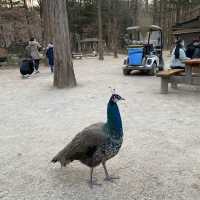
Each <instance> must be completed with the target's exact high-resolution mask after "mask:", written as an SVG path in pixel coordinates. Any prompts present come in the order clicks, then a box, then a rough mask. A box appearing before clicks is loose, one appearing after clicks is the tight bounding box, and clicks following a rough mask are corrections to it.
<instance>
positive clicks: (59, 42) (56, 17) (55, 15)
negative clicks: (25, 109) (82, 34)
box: [43, 0, 76, 88]
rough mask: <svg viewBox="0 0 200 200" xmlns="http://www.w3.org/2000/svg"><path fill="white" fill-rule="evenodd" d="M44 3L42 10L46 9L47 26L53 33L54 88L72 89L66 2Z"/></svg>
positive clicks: (52, 0) (74, 83) (72, 80)
mask: <svg viewBox="0 0 200 200" xmlns="http://www.w3.org/2000/svg"><path fill="white" fill-rule="evenodd" d="M46 3H47V4H46V5H45V7H43V9H45V10H46V9H47V10H46V11H47V17H48V18H49V23H48V24H51V26H50V29H51V33H53V42H54V48H55V51H54V56H55V70H54V86H55V87H57V88H65V87H74V86H76V78H75V74H74V69H73V63H72V55H71V48H70V37H69V25H68V15H67V9H66V0H51V1H48V0H47V1H46Z"/></svg>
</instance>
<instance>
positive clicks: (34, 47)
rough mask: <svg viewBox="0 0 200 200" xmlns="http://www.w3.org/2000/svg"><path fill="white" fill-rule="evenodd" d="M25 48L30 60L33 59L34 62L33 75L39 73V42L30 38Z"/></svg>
mask: <svg viewBox="0 0 200 200" xmlns="http://www.w3.org/2000/svg"><path fill="white" fill-rule="evenodd" d="M27 48H28V49H29V51H30V55H31V58H32V59H33V62H34V68H35V73H39V65H40V53H39V49H40V48H41V45H40V44H39V42H37V41H36V40H35V38H31V39H30V41H29V44H28V46H27Z"/></svg>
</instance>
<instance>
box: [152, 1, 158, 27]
mask: <svg viewBox="0 0 200 200" xmlns="http://www.w3.org/2000/svg"><path fill="white" fill-rule="evenodd" d="M157 23H158V1H157V0H154V1H153V24H157Z"/></svg>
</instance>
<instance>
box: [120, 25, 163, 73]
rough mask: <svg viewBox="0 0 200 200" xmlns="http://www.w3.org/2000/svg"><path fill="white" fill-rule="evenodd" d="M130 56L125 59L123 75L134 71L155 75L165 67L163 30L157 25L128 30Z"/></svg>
mask: <svg viewBox="0 0 200 200" xmlns="http://www.w3.org/2000/svg"><path fill="white" fill-rule="evenodd" d="M127 32H128V56H127V57H126V58H125V59H124V65H125V66H124V67H123V74H124V75H129V74H130V72H131V71H133V70H139V71H143V72H145V73H148V74H150V75H155V74H156V73H157V72H158V71H159V70H162V69H163V67H164V61H163V55H162V48H163V42H162V41H163V39H162V29H161V28H160V27H159V26H156V25H150V26H133V27H128V28H127Z"/></svg>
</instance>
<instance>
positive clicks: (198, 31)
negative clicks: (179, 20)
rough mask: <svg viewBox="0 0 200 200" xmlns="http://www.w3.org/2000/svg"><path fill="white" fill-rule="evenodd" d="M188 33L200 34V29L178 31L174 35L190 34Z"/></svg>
mask: <svg viewBox="0 0 200 200" xmlns="http://www.w3.org/2000/svg"><path fill="white" fill-rule="evenodd" d="M188 33H199V34H200V28H190V29H184V28H182V29H176V30H174V31H173V35H181V34H188Z"/></svg>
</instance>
